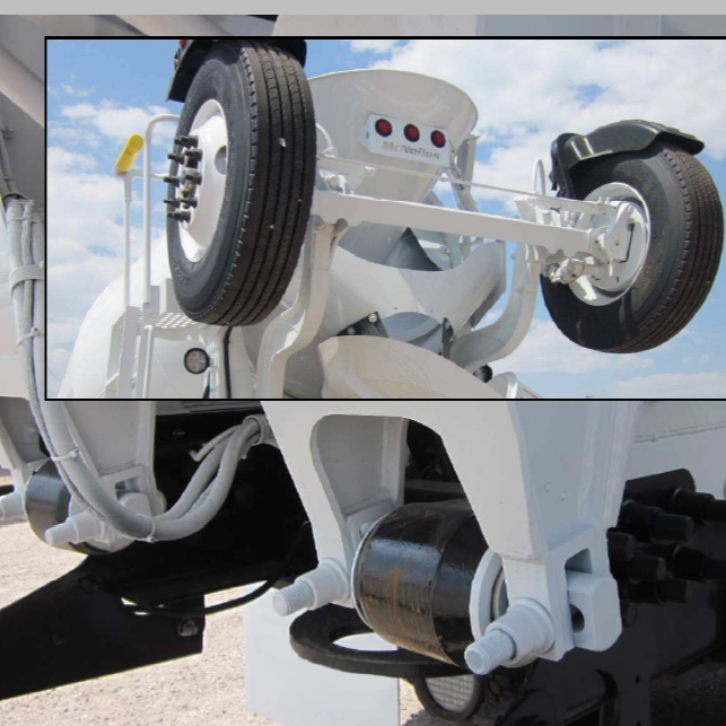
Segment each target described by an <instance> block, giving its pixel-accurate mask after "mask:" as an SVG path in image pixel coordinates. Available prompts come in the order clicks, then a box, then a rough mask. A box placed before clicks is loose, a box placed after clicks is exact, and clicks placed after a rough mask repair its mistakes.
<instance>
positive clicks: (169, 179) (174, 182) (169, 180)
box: [164, 176, 181, 187]
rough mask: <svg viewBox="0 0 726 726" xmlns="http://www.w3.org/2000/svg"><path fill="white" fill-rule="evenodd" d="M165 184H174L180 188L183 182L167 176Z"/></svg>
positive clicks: (176, 177) (177, 178)
mask: <svg viewBox="0 0 726 726" xmlns="http://www.w3.org/2000/svg"><path fill="white" fill-rule="evenodd" d="M164 183H165V184H172V185H173V186H175V187H178V186H179V184H180V183H181V182H180V180H179V177H178V176H165V177H164Z"/></svg>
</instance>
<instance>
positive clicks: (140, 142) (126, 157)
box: [114, 134, 144, 174]
mask: <svg viewBox="0 0 726 726" xmlns="http://www.w3.org/2000/svg"><path fill="white" fill-rule="evenodd" d="M143 148H144V139H143V138H142V137H141V136H139V135H138V134H134V135H133V136H131V137H129V140H128V141H127V142H126V146H124V150H123V151H122V152H121V155H120V156H119V157H118V159H117V160H116V167H115V169H114V171H115V172H116V174H128V173H129V172H130V171H131V169H133V167H134V164H135V163H136V157H137V156H138V155H139V152H140V151H141V149H143Z"/></svg>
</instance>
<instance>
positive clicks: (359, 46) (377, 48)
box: [349, 39, 398, 54]
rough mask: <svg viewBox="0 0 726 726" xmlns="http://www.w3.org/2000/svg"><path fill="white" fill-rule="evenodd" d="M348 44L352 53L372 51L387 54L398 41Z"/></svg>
mask: <svg viewBox="0 0 726 726" xmlns="http://www.w3.org/2000/svg"><path fill="white" fill-rule="evenodd" d="M349 43H350V49H351V50H352V51H353V52H354V53H363V52H365V51H368V50H370V51H373V52H374V53H380V54H383V53H388V51H389V50H392V49H393V48H394V47H395V45H396V43H398V40H372V39H371V40H368V39H366V40H363V39H359V40H351V41H349Z"/></svg>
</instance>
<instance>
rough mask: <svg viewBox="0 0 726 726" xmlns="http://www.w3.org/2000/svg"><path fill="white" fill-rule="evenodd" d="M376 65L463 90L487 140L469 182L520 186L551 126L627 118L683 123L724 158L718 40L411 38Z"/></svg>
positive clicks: (722, 51) (543, 151)
mask: <svg viewBox="0 0 726 726" xmlns="http://www.w3.org/2000/svg"><path fill="white" fill-rule="evenodd" d="M376 67H381V68H396V69H399V70H408V71H415V72H418V73H424V74H427V75H432V76H437V77H440V78H443V79H445V80H447V81H449V82H451V83H454V84H455V85H457V86H459V87H460V88H462V89H463V90H464V91H466V92H467V93H468V94H469V95H470V96H471V97H472V99H473V100H474V102H475V103H476V105H477V107H478V109H479V113H480V120H479V125H478V128H477V133H479V134H481V135H482V137H483V138H482V141H483V142H489V143H492V144H495V146H496V148H494V150H493V151H492V153H491V156H490V158H489V159H488V160H487V161H486V162H485V163H479V164H478V165H477V171H476V177H475V178H476V180H477V181H482V182H486V183H491V184H498V185H504V186H516V187H517V188H522V189H529V188H530V186H531V174H532V166H533V164H534V162H535V160H536V159H538V158H542V159H545V160H548V159H549V147H550V144H551V143H552V141H554V140H555V138H556V137H557V136H558V135H559V134H560V133H562V132H564V131H573V132H578V133H587V132H589V131H592V130H593V129H595V128H597V127H598V126H600V125H603V124H606V123H610V122H612V121H618V120H621V119H627V118H647V119H651V120H653V121H659V122H662V123H665V124H668V125H672V126H676V127H679V128H682V129H683V130H684V131H687V132H689V133H693V134H696V135H698V136H700V137H701V138H702V139H703V140H704V141H705V142H706V143H707V152H708V153H709V154H710V155H712V156H714V157H715V158H718V159H723V158H726V136H725V135H724V134H723V119H724V118H725V117H726V95H724V94H723V93H722V90H723V89H722V81H721V79H722V78H723V77H724V74H726V45H725V44H724V43H722V42H721V41H710V40H696V41H693V40H685V41H681V40H675V41H672V42H669V43H662V42H659V41H649V40H634V41H625V42H622V43H617V44H607V45H604V44H602V43H601V42H599V41H594V40H531V39H528V40H515V41H511V40H486V41H481V40H472V41H466V40H418V41H412V42H410V43H408V44H407V45H405V46H399V47H396V48H394V50H393V55H392V58H391V59H390V60H383V61H380V62H378V63H377V64H376ZM704 69H708V72H707V73H705V72H704ZM478 193H479V194H480V196H482V197H484V196H491V195H489V194H488V193H481V192H478Z"/></svg>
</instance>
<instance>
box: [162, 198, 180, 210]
mask: <svg viewBox="0 0 726 726" xmlns="http://www.w3.org/2000/svg"><path fill="white" fill-rule="evenodd" d="M164 204H166V206H167V207H174V208H175V209H178V208H179V207H180V206H181V201H180V200H178V199H165V200H164Z"/></svg>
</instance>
